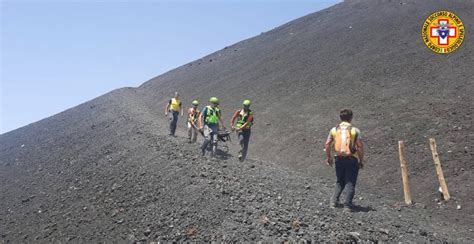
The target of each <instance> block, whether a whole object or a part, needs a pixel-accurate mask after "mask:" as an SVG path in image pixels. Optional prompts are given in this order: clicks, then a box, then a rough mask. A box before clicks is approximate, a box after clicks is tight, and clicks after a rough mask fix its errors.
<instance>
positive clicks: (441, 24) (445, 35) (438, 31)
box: [430, 19, 458, 46]
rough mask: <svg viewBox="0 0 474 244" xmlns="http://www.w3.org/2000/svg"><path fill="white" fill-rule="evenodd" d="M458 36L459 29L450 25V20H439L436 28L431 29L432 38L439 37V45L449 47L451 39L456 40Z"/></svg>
mask: <svg viewBox="0 0 474 244" xmlns="http://www.w3.org/2000/svg"><path fill="white" fill-rule="evenodd" d="M457 34H458V33H457V28H456V27H455V26H451V25H450V24H449V19H439V20H438V24H437V25H436V27H430V37H432V38H434V37H437V38H438V45H442V46H448V45H449V42H450V38H455V37H456V36H457Z"/></svg>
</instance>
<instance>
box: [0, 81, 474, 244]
mask: <svg viewBox="0 0 474 244" xmlns="http://www.w3.org/2000/svg"><path fill="white" fill-rule="evenodd" d="M78 108H81V109H82V110H85V109H87V110H88V111H89V112H88V113H85V114H82V113H79V112H78V111H77V112H76V113H71V115H73V116H75V115H78V116H79V117H77V118H76V117H68V113H62V114H59V115H57V116H55V117H54V118H55V119H57V121H56V122H55V123H54V124H55V125H57V127H56V129H57V130H54V131H52V130H44V129H41V128H47V127H48V126H47V124H45V122H46V121H47V120H43V121H40V122H38V123H36V124H35V126H37V128H36V129H35V130H33V132H34V134H27V133H28V132H31V131H26V130H25V131H24V133H25V135H28V138H22V139H21V141H17V142H16V146H15V147H14V148H5V147H4V145H5V144H3V143H2V148H1V152H2V162H1V164H0V183H1V184H0V186H1V187H0V194H1V203H0V207H1V211H2V212H1V214H0V224H1V228H0V231H1V232H0V240H4V241H5V242H6V243H8V242H10V241H12V242H31V241H39V242H44V241H47V242H56V241H60V242H62V241H79V242H87V241H96V242H97V241H104V242H110V241H121V240H126V241H159V240H168V241H174V240H176V241H180V240H200V241H211V240H217V241H219V240H224V241H239V240H240V241H242V240H316V241H321V240H326V241H328V240H333V241H361V240H367V241H381V240H391V241H401V240H412V241H430V240H435V241H459V240H463V241H469V240H471V241H472V240H473V239H472V233H471V232H470V231H469V229H467V228H466V227H464V226H460V227H457V226H446V225H445V222H444V221H443V220H442V219H441V218H439V217H436V216H434V217H431V216H430V213H429V210H427V209H425V208H424V206H423V205H421V204H417V205H415V206H414V207H411V208H405V207H403V206H402V205H391V204H390V203H388V202H387V201H384V200H383V199H384V198H383V196H382V195H378V194H371V193H367V192H361V193H360V194H358V196H357V197H358V198H360V199H366V200H367V201H368V202H370V204H367V205H364V206H358V207H357V208H356V209H355V212H354V213H343V212H342V209H329V207H328V196H329V195H330V194H331V191H332V185H333V184H332V181H328V180H327V179H324V178H319V179H318V178H315V177H309V176H307V175H304V174H301V173H299V172H297V171H289V170H286V169H285V168H283V167H281V166H278V165H275V164H272V163H266V162H264V161H259V160H249V161H247V162H245V163H240V162H238V160H235V158H234V157H232V155H228V154H225V153H221V154H220V156H219V157H218V158H216V159H207V158H205V157H201V156H198V155H197V154H196V151H197V150H198V145H196V144H188V143H186V139H185V138H182V137H177V138H172V137H168V136H164V135H162V134H163V133H161V132H160V131H159V130H158V131H157V128H159V125H157V124H156V123H155V122H154V121H155V120H156V118H155V117H156V114H155V113H154V112H153V111H151V110H148V109H145V108H146V106H144V105H143V104H142V102H141V98H140V96H139V95H137V92H136V90H133V89H121V90H118V91H114V92H112V93H110V94H107V95H105V96H102V97H100V98H98V99H95V100H93V101H91V102H88V103H86V104H84V105H82V106H81V107H78ZM73 110H74V109H73ZM59 121H69V122H71V121H76V122H75V123H72V124H67V123H59ZM29 128H31V127H29ZM42 131H44V132H42ZM58 131H61V132H67V133H68V134H64V135H63V137H64V139H58V137H50V135H55V133H57V132H58ZM86 131H88V133H86V134H82V133H84V132H86ZM38 132H40V133H38ZM63 140H64V141H63ZM40 142H41V143H40ZM11 152H14V153H11ZM43 152H47V153H43Z"/></svg>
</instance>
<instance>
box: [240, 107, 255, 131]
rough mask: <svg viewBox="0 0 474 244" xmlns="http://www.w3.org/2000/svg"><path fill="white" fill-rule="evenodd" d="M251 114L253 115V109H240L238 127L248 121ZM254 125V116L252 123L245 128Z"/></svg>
mask: <svg viewBox="0 0 474 244" xmlns="http://www.w3.org/2000/svg"><path fill="white" fill-rule="evenodd" d="M250 115H253V112H252V111H251V110H249V111H248V112H246V111H245V109H241V110H240V111H239V118H238V120H237V128H239V129H241V128H242V126H243V125H244V124H245V123H247V120H248V118H249V116H250ZM252 125H253V118H252V121H250V123H248V124H247V125H246V126H245V128H243V129H250V128H251V127H252Z"/></svg>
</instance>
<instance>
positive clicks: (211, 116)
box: [204, 106, 221, 125]
mask: <svg viewBox="0 0 474 244" xmlns="http://www.w3.org/2000/svg"><path fill="white" fill-rule="evenodd" d="M206 110H207V112H206V120H205V121H204V122H205V124H208V125H217V124H218V123H219V118H220V117H221V110H220V109H219V108H217V107H216V108H212V107H211V106H206Z"/></svg>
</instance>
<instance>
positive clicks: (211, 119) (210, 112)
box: [198, 97, 224, 156]
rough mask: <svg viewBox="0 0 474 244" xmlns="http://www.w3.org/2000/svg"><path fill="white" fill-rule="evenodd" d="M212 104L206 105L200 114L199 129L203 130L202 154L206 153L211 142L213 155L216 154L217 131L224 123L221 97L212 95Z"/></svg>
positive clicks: (210, 100)
mask: <svg viewBox="0 0 474 244" xmlns="http://www.w3.org/2000/svg"><path fill="white" fill-rule="evenodd" d="M209 103H210V105H208V106H206V107H205V108H204V109H203V110H202V112H201V114H200V115H199V119H198V121H199V130H200V131H202V132H203V135H204V142H203V143H202V146H201V150H202V155H203V156H204V155H205V154H206V150H207V147H208V146H209V144H211V155H212V156H214V155H215V153H216V148H217V133H218V131H219V127H220V126H222V125H223V124H224V121H223V120H222V117H221V110H220V109H219V107H218V105H219V99H217V97H211V99H209Z"/></svg>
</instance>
